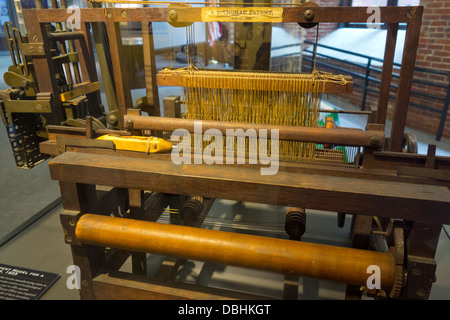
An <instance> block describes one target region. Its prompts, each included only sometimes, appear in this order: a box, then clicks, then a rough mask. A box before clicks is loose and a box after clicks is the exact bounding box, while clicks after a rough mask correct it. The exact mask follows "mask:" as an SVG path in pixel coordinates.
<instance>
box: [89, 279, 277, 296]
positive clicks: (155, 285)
mask: <svg viewBox="0 0 450 320" xmlns="http://www.w3.org/2000/svg"><path fill="white" fill-rule="evenodd" d="M93 283H94V291H95V298H96V299H98V300H236V299H242V300H272V298H269V297H264V296H259V295H252V294H248V293H240V292H236V291H229V290H224V289H216V288H207V287H203V286H198V285H194V284H189V283H181V282H173V281H168V282H159V281H156V280H154V279H150V278H148V277H145V276H140V275H133V274H128V273H124V272H114V273H110V274H100V275H99V276H97V277H95V278H94V280H93Z"/></svg>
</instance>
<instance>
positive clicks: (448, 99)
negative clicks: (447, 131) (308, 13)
mask: <svg viewBox="0 0 450 320" xmlns="http://www.w3.org/2000/svg"><path fill="white" fill-rule="evenodd" d="M304 43H305V44H307V45H311V47H309V48H303V52H304V53H305V52H306V53H310V54H311V55H310V56H309V55H305V54H303V57H302V59H303V68H306V69H309V70H312V69H313V67H314V58H313V57H314V54H316V57H317V58H319V57H321V58H326V59H329V61H330V62H333V63H334V62H337V64H341V65H342V64H343V63H345V64H347V65H351V66H355V67H358V68H361V72H358V71H352V70H349V69H346V68H343V67H342V66H339V65H337V64H333V63H329V62H325V61H322V60H321V59H316V66H317V67H319V66H321V67H326V68H329V69H333V70H336V71H339V72H342V73H346V74H349V75H351V76H353V77H356V78H360V79H362V80H363V81H362V83H363V84H360V83H358V82H354V83H353V85H354V86H355V87H359V88H361V89H362V90H363V91H362V101H361V106H360V107H361V110H365V108H366V104H367V94H368V93H375V94H379V90H378V89H377V86H370V84H371V83H376V84H380V83H381V80H380V79H379V78H376V77H374V76H373V72H378V73H380V74H381V67H376V66H374V65H373V62H374V61H376V62H380V63H381V64H382V63H383V59H380V58H375V57H371V56H367V55H364V54H359V53H355V52H351V51H348V50H344V49H339V48H335V47H331V46H327V45H323V44H317V47H320V48H325V49H329V50H333V51H335V52H339V53H343V54H347V55H351V56H353V57H358V58H363V59H365V60H366V61H367V63H365V64H364V63H362V64H361V63H357V62H352V61H348V60H343V59H339V58H337V57H335V56H332V55H327V54H324V53H320V52H314V50H315V46H314V45H315V42H312V41H304ZM294 45H296V46H298V45H299V44H298V43H297V44H294ZM294 45H293V46H294ZM274 49H275V48H274ZM305 61H306V62H308V61H309V62H310V64H308V63H306V64H305ZM400 67H401V64H399V63H394V68H397V69H399V68H400ZM414 71H415V72H421V73H425V74H427V73H428V74H434V75H439V76H444V77H447V82H446V83H445V84H443V83H442V82H441V83H438V82H432V81H428V80H422V79H419V78H414V79H413V84H414V83H415V84H420V85H426V86H429V87H434V88H438V89H437V90H439V88H440V89H445V90H446V94H445V97H443V96H439V95H433V94H431V93H429V92H423V91H418V90H414V89H413V90H412V91H411V95H412V96H415V97H418V98H419V99H420V100H422V99H423V98H427V99H433V100H437V101H439V102H440V103H442V109H440V108H439V109H438V108H435V107H431V106H429V105H426V104H422V103H418V102H414V101H410V103H409V104H410V105H411V106H414V107H417V108H421V109H425V110H429V111H432V112H436V113H440V121H439V127H438V130H437V133H436V140H437V141H439V140H441V137H442V132H443V130H444V126H445V120H446V117H447V113H448V109H449V105H450V71H443V70H436V69H430V68H422V67H416V68H415V69H414ZM399 76H400V75H399V74H398V73H393V74H392V77H393V78H397V79H398V78H399ZM397 87H398V86H397V84H396V83H391V88H394V89H397ZM429 91H430V90H429ZM389 98H392V99H395V98H396V96H395V95H394V94H390V95H389Z"/></svg>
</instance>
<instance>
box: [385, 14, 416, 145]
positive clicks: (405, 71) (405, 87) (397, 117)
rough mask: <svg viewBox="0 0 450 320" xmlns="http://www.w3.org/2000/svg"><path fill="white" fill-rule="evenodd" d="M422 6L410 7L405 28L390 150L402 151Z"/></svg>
mask: <svg viewBox="0 0 450 320" xmlns="http://www.w3.org/2000/svg"><path fill="white" fill-rule="evenodd" d="M422 12H423V8H422V7H415V9H411V11H410V16H411V21H410V22H409V23H408V26H407V29H406V39H405V46H404V48H403V59H402V69H401V70H400V79H399V82H398V90H397V100H396V103H395V111H394V117H393V119H392V129H391V137H390V146H389V150H390V151H396V152H400V151H402V142H403V134H404V131H405V125H406V116H407V114H408V106H409V98H410V96H411V87H412V80H413V75H414V67H415V64H416V53H417V46H418V44H419V36H420V27H421V24H422Z"/></svg>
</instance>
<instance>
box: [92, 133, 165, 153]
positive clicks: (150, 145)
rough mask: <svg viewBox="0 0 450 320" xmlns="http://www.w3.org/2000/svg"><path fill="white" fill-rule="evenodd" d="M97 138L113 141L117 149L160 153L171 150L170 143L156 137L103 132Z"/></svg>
mask: <svg viewBox="0 0 450 320" xmlns="http://www.w3.org/2000/svg"><path fill="white" fill-rule="evenodd" d="M97 140H109V141H113V142H114V144H115V145H116V149H117V150H127V151H138V152H145V153H161V152H168V151H171V150H172V143H171V142H169V141H167V140H164V139H161V138H158V137H152V136H150V137H143V136H116V135H112V134H105V135H103V136H100V137H98V138H97Z"/></svg>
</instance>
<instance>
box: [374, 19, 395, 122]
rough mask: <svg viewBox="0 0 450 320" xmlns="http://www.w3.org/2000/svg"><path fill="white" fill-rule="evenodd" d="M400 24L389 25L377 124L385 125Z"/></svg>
mask: <svg viewBox="0 0 450 320" xmlns="http://www.w3.org/2000/svg"><path fill="white" fill-rule="evenodd" d="M397 32H398V23H389V24H388V29H387V32H386V46H385V49H384V60H383V71H382V74H381V84H380V93H379V97H378V108H377V119H376V123H379V124H385V123H386V115H387V108H388V103H389V92H390V90H391V80H392V68H393V65H394V56H395V44H396V42H397Z"/></svg>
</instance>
